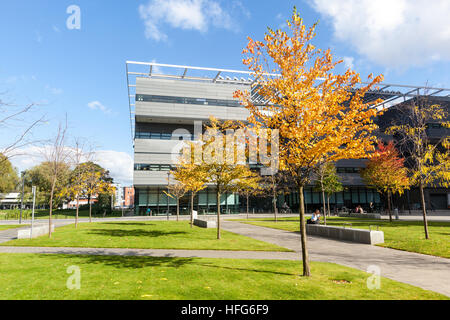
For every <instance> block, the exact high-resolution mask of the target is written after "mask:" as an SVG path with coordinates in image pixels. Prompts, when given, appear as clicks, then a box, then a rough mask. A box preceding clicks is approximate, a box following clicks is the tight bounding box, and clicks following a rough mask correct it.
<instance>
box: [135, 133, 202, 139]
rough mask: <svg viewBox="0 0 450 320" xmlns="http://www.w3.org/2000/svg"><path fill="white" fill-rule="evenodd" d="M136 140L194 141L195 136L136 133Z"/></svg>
mask: <svg viewBox="0 0 450 320" xmlns="http://www.w3.org/2000/svg"><path fill="white" fill-rule="evenodd" d="M135 138H136V139H158V140H194V135H193V134H172V133H162V132H147V131H136V134H135Z"/></svg>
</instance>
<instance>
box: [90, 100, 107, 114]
mask: <svg viewBox="0 0 450 320" xmlns="http://www.w3.org/2000/svg"><path fill="white" fill-rule="evenodd" d="M87 105H88V107H89V109H92V110H100V111H101V112H103V113H104V114H110V113H111V110H110V109H109V108H107V107H105V106H104V105H103V104H102V103H101V102H100V101H91V102H89V103H88V104H87Z"/></svg>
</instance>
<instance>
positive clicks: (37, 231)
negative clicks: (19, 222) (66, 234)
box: [17, 224, 55, 239]
mask: <svg viewBox="0 0 450 320" xmlns="http://www.w3.org/2000/svg"><path fill="white" fill-rule="evenodd" d="M53 231H55V225H54V224H52V232H53ZM30 233H31V228H27V229H19V230H17V239H30ZM45 234H48V224H46V225H45V224H40V225H36V226H33V234H32V236H31V238H36V237H40V236H43V235H45Z"/></svg>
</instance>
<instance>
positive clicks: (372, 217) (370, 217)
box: [338, 213, 381, 220]
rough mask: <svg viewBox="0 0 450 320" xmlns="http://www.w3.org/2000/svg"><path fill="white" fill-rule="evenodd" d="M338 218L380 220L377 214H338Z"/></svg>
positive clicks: (379, 215)
mask: <svg viewBox="0 0 450 320" xmlns="http://www.w3.org/2000/svg"><path fill="white" fill-rule="evenodd" d="M338 216H339V217H351V218H366V219H375V220H380V219H381V214H379V213H339V214H338Z"/></svg>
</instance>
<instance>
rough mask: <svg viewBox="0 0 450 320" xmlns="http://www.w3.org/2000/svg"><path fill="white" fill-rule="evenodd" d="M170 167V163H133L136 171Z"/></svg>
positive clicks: (162, 169) (168, 169)
mask: <svg viewBox="0 0 450 320" xmlns="http://www.w3.org/2000/svg"><path fill="white" fill-rule="evenodd" d="M171 169H172V166H171V165H170V164H145V163H135V164H134V170H136V171H170V170H171Z"/></svg>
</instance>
